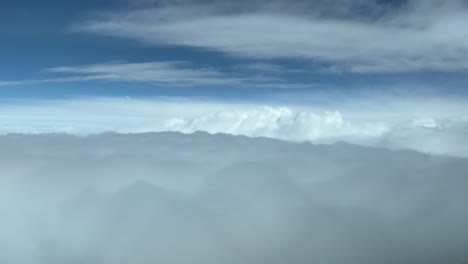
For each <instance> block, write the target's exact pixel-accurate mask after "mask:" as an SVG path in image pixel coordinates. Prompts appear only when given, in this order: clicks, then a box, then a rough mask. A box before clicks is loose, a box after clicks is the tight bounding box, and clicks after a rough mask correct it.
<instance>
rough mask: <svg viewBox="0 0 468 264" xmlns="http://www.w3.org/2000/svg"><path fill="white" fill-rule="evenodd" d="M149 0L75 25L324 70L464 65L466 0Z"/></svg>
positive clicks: (84, 29) (431, 68)
mask: <svg viewBox="0 0 468 264" xmlns="http://www.w3.org/2000/svg"><path fill="white" fill-rule="evenodd" d="M150 2H151V1H150ZM154 2H156V3H157V7H154V8H148V6H146V5H145V6H144V7H142V8H138V7H136V8H133V9H129V10H126V11H120V12H108V13H104V14H101V15H98V16H97V17H96V18H95V19H92V20H87V21H84V22H82V23H79V24H77V25H75V26H74V27H73V29H74V30H76V31H82V32H91V33H96V34H103V35H109V36H118V37H125V38H130V39H135V40H138V41H141V42H144V43H146V44H154V45H180V46H189V47H196V48H202V49H209V50H213V51H220V52H224V53H226V54H229V55H233V56H243V57H250V58H260V59H277V58H299V59H307V60H311V61H313V62H315V63H318V64H320V65H321V66H317V67H316V69H315V70H318V71H322V72H354V73H369V72H371V73H376V72H378V73H380V72H393V73H402V72H415V71H441V72H454V71H465V70H467V69H468V64H467V61H468V49H467V48H466V45H465V43H467V42H468V34H467V33H466V30H465V27H464V25H466V24H468V7H467V5H466V2H465V1H461V0H450V1H440V0H430V1H427V0H424V1H423V0H411V1H408V2H406V3H400V4H397V3H394V4H393V5H392V4H389V3H386V2H383V1H329V2H327V1H314V2H312V3H307V2H305V1H292V2H290V1H287V2H286V1H268V2H266V1H253V2H252V1H249V2H252V3H249V4H246V3H245V1H240V2H239V3H237V4H236V3H233V2H225V1H214V3H212V4H206V3H205V4H201V3H199V2H197V1H180V2H176V4H172V5H171V4H169V3H170V2H161V1H154Z"/></svg>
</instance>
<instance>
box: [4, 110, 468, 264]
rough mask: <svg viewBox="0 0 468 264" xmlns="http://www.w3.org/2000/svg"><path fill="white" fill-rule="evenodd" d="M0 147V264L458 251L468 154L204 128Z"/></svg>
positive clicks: (325, 258) (408, 257)
mask: <svg viewBox="0 0 468 264" xmlns="http://www.w3.org/2000/svg"><path fill="white" fill-rule="evenodd" d="M330 117H332V118H330V119H328V122H331V123H336V122H337V121H336V120H337V119H339V118H337V116H336V115H330ZM333 120H334V121H333ZM0 145H1V146H2V147H1V148H0V168H1V177H0V215H1V221H0V234H1V236H0V253H1V254H0V262H1V263H8V264H64V263H86V264H114V263H122V264H144V263H165V264H186V263H205V264H219V263H227V264H236V263H245V264H267V263H268V264H271V263H293V264H296V263H311V262H312V263H317V264H326V263H349V264H375V263H416V264H419V263H424V264H427V263H434V264H436V263H441V262H442V263H459V262H463V261H464V260H465V259H466V256H467V255H466V248H467V246H468V239H467V237H468V208H467V206H466V200H467V199H468V193H467V192H466V189H467V188H468V180H467V177H466V175H467V173H468V159H460V158H450V157H434V156H428V155H424V154H419V153H416V152H412V151H390V150H386V149H382V148H368V147H359V146H354V145H349V144H344V143H340V144H333V145H312V144H293V143H287V142H281V141H276V140H269V139H251V138H245V137H233V136H226V135H208V134H206V133H197V134H192V135H182V134H179V133H150V134H136V135H120V134H113V133H108V134H102V135H93V136H89V137H73V136H66V135H7V136H0Z"/></svg>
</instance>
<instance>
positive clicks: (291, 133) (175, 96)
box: [0, 0, 468, 153]
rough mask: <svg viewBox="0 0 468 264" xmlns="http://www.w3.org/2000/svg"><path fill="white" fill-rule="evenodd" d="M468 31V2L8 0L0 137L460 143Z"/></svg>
mask: <svg viewBox="0 0 468 264" xmlns="http://www.w3.org/2000/svg"><path fill="white" fill-rule="evenodd" d="M467 23H468V3H467V1H464V0H447V1H442V0H406V1H404V0H394V1H390V0H389V1H385V0H342V1H338V0H328V1H325V0H319V1H302V0H293V1H285V0H275V1H264V0H254V1H235V2H233V1H226V0H219V1H205V0H175V1H168V0H116V1H104V0H98V1H91V0H84V1H53V0H52V1H48V2H47V3H44V2H38V1H27V0H19V1H8V2H5V3H2V4H1V8H0V36H1V41H0V58H1V60H0V124H1V125H2V128H1V130H0V133H13V132H20V133H32V132H36V133H37V132H66V133H74V134H89V133H96V132H104V131H109V130H110V131H120V132H139V131H166V130H174V131H182V132H191V131H196V130H204V131H209V132H224V133H233V134H244V135H249V136H269V137H275V138H280V139H286V140H293V141H303V140H312V141H315V140H317V139H324V140H325V141H327V140H328V141H329V140H332V139H345V140H349V141H353V140H354V139H355V138H356V137H357V138H359V139H358V140H354V141H355V142H364V141H366V142H369V141H373V142H375V141H376V140H375V138H376V137H379V141H382V140H380V139H381V138H380V136H381V135H385V136H388V135H389V134H391V135H394V134H395V133H393V132H394V131H395V130H398V131H401V130H402V129H401V128H402V127H404V128H405V129H407V128H408V127H410V128H413V127H415V129H417V130H418V131H419V130H420V128H421V127H422V128H425V129H433V130H434V129H435V128H437V129H439V130H445V129H447V128H448V127H449V128H450V132H447V133H445V132H444V133H440V132H438V131H439V130H437V131H428V132H427V131H424V134H431V135H433V134H443V136H445V134H451V133H455V132H453V131H452V130H455V131H457V132H456V134H457V136H456V138H459V137H461V136H460V135H461V134H463V133H464V132H465V130H464V129H460V128H459V127H463V128H464V127H466V120H467V113H468V109H467V108H468V107H466V106H465V105H466V101H467V98H468V96H467V92H466V85H467V84H468V75H467V74H466V71H467V69H468V63H467V61H468V48H467V47H466V45H465V43H467V42H468V33H467V31H466V29H465V28H466V27H465V26H464V25H466V24H467ZM285 109H286V110H285ZM270 110H271V111H270ZM283 110H284V111H283ZM329 113H338V116H340V118H341V119H340V118H338V119H336V118H335V119H334V120H338V121H336V122H338V123H335V124H337V126H339V127H338V128H336V126H332V127H331V128H326V129H322V128H321V127H323V125H321V124H322V123H324V124H325V126H328V125H329V124H330V122H331V123H333V122H335V121H326V120H327V116H329V115H330V114H329ZM226 116H230V117H229V118H227V119H226V118H225V117H226ZM265 116H266V118H265ZM283 116H287V118H286V120H287V119H288V118H289V120H290V121H289V123H292V125H287V129H286V130H287V131H288V132H284V129H283V127H284V124H283V123H281V122H280V121H279V119H281V117H283ZM304 116H306V117H304ZM311 116H313V117H311ZM134 119H139V121H138V122H137V121H135V122H134V121H129V120H134ZM284 119H285V118H283V119H282V120H284ZM194 120H195V121H196V120H204V121H203V122H201V121H199V122H193V121H194ZM244 120H249V121H247V122H245V121H244ZM252 120H253V121H252ZM260 120H263V121H260ZM265 120H266V121H265ZM268 120H270V121H268ZM317 120H318V121H317ZM339 120H345V121H339ZM421 120H422V121H421ZM174 122H175V123H174ZM249 122H250V123H249ZM262 122H263V123H265V122H266V124H265V125H262ZM327 122H328V123H327ZM340 122H341V123H340ZM189 123H190V124H192V125H189V126H188V125H187V124H189ZM239 123H241V125H239ZM345 123H346V124H348V123H349V124H348V125H343V124H345ZM116 124H117V125H118V127H116ZM167 124H169V125H167ZM184 124H185V125H184ZM194 124H195V125H194ZM249 124H254V125H249ZM187 126H188V127H187ZM453 126H455V127H457V128H456V129H452V127H453ZM239 127H241V128H239ZM242 127H247V128H248V129H247V130H248V131H247V130H246V129H242ZM252 127H254V129H253V130H255V127H260V128H261V129H259V130H258V129H257V130H255V131H253V132H252V131H251V130H252ZM349 127H351V128H349ZM123 128H125V129H123ZM278 129H279V130H281V131H280V132H278ZM318 130H320V131H319V132H317V131H318ZM414 131H415V130H412V132H411V133H410V134H411V135H412V133H413V132H414ZM460 131H461V132H460ZM398 133H399V134H398V135H399V136H400V134H401V133H400V132H398ZM405 133H406V132H405ZM417 133H419V132H417ZM417 133H416V134H417ZM285 134H287V136H285ZM404 136H405V137H406V136H407V133H406V134H405V135H404ZM416 138H418V136H416ZM450 140H451V142H452V141H453V142H455V141H454V140H452V137H450ZM408 144H409V143H408ZM408 144H406V145H404V147H405V146H406V147H411V144H410V145H408ZM423 145H424V144H423ZM451 145H453V144H451ZM450 148H451V147H450ZM435 152H437V153H451V152H454V151H450V150H446V149H444V150H439V151H437V150H436V151H435Z"/></svg>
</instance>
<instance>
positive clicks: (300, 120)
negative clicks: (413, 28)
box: [0, 98, 468, 156]
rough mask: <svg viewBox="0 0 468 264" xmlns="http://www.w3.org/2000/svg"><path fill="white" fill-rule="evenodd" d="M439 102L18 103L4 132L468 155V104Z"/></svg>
mask: <svg viewBox="0 0 468 264" xmlns="http://www.w3.org/2000/svg"><path fill="white" fill-rule="evenodd" d="M434 100H435V101H434ZM434 100H431V99H426V100H424V102H416V101H415V100H410V101H409V102H406V103H405V102H404V101H403V100H401V98H400V99H394V100H393V101H394V102H393V103H389V102H390V101H392V100H391V99H388V98H387V99H382V101H380V100H378V99H377V98H373V99H372V100H369V99H366V101H365V102H361V101H359V99H355V100H353V102H352V103H351V104H350V105H347V104H344V103H339V104H338V105H333V104H330V105H322V106H319V105H317V106H315V107H313V106H300V105H276V104H270V105H262V104H259V103H253V102H252V103H228V102H222V101H215V100H193V99H174V98H172V99H170V98H153V99H145V100H142V99H133V98H123V99H117V98H114V99H112V98H90V99H89V98H88V99H83V100H78V99H77V100H63V101H44V102H38V101H33V102H27V103H22V104H18V103H14V102H12V103H8V104H0V125H1V126H0V127H1V128H0V133H2V134H5V133H55V132H65V133H70V134H78V135H88V134H91V133H102V132H107V131H115V132H121V133H139V132H155V131H156V132H158V131H178V132H183V133H192V132H196V131H207V132H210V133H229V134H234V135H245V136H250V137H270V138H276V139H283V140H287V141H296V142H301V141H312V142H316V143H317V142H335V141H348V142H353V143H359V144H366V145H373V146H386V147H390V148H410V149H415V150H419V151H423V152H429V153H436V154H451V155H458V156H468V151H467V150H466V148H464V144H463V142H464V135H466V133H467V132H468V116H467V114H466V113H468V109H466V104H465V103H464V102H457V101H455V100H448V101H447V102H445V103H444V102H443V101H442V100H441V99H440V98H439V99H434Z"/></svg>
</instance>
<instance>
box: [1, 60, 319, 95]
mask: <svg viewBox="0 0 468 264" xmlns="http://www.w3.org/2000/svg"><path fill="white" fill-rule="evenodd" d="M264 70H266V69H264ZM270 70H271V69H270ZM45 72H47V73H54V74H61V75H66V76H65V77H56V78H46V79H37V80H20V81H1V82H0V86H13V85H26V84H41V83H60V82H87V81H106V82H141V83H150V84H153V85H163V86H165V87H171V86H172V87H193V86H231V87H239V88H291V89H295V88H308V87H313V86H315V84H306V83H287V82H285V81H284V80H282V79H281V78H278V77H275V76H272V75H264V74H263V75H258V74H256V73H249V74H247V73H245V72H244V73H228V72H224V71H221V70H219V69H216V68H210V67H197V66H194V65H191V64H190V63H189V62H185V61H163V62H140V63H129V62H108V63H99V64H91V65H79V66H61V67H53V68H48V69H45Z"/></svg>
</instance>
